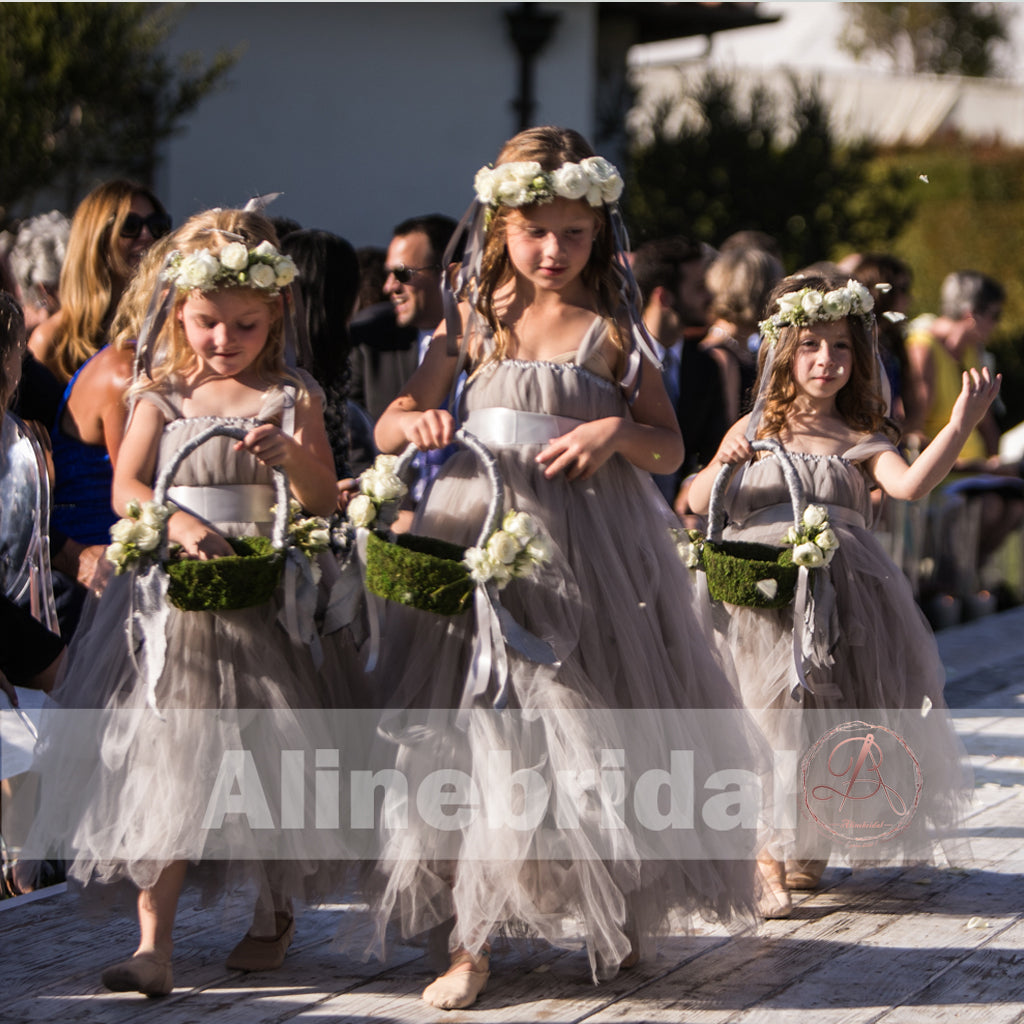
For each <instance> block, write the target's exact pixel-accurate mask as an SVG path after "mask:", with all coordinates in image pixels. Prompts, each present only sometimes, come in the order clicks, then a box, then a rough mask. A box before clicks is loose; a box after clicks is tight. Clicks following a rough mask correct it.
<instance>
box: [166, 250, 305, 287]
mask: <svg viewBox="0 0 1024 1024" xmlns="http://www.w3.org/2000/svg"><path fill="white" fill-rule="evenodd" d="M297 273H298V271H297V270H296V267H295V263H294V261H293V260H292V258H291V257H290V256H285V255H284V253H282V252H280V251H278V250H277V249H276V248H275V247H274V246H273V245H271V244H270V242H260V244H259V245H257V246H256V248H255V249H250V248H249V247H248V246H246V244H245V243H244V242H228V244H227V245H225V246H224V247H223V248H222V249H221V250H220V252H219V253H216V254H215V253H212V252H210V250H209V249H200V250H199V252H193V253H188V254H187V255H186V254H185V253H183V252H180V251H179V250H175V251H174V252H172V253H171V254H170V256H168V257H167V267H166V269H165V270H164V280H166V281H169V282H170V283H171V284H173V285H174V287H175V288H177V290H178V291H179V292H190V291H193V290H198V291H201V292H210V291H214V290H215V289H217V288H236V287H241V288H258V289H260V291H265V292H267V293H268V294H270V295H277V294H278V293H279V292H280V290H281V289H282V288H287V287H288V285H290V284H291V283H292V281H294V280H295V277H296V274H297Z"/></svg>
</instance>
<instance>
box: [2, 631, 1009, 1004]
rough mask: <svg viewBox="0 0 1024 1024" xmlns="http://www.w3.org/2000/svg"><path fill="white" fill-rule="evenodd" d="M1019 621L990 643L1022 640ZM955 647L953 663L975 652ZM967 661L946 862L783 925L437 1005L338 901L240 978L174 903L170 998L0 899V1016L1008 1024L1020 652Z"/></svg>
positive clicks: (64, 903)
mask: <svg viewBox="0 0 1024 1024" xmlns="http://www.w3.org/2000/svg"><path fill="white" fill-rule="evenodd" d="M1011 614H1012V613H1011ZM1000 618H1002V616H1000ZM1021 625H1024V617H1021V619H1020V622H1019V623H1018V622H1015V623H1013V624H1008V625H1007V629H1009V634H1007V630H1006V629H1003V630H1001V631H1000V632H999V634H998V635H1000V636H1002V637H1004V638H1005V636H1007V635H1009V636H1011V637H1012V636H1014V635H1015V636H1016V637H1017V638H1019V637H1020V636H1021V635H1022V633H1021ZM989 628H990V629H992V628H994V627H992V626H990V627H989ZM940 636H941V634H940ZM960 639H961V640H962V641H963V643H962V644H961V646H960V648H956V645H955V644H954V643H953V638H951V639H950V641H949V644H948V646H949V648H950V650H951V651H952V650H954V648H956V649H959V650H961V651H963V650H968V649H969V648H970V646H973V644H972V642H971V638H970V637H969V636H966V635H965V636H963V637H961V638H960ZM1017 643H1019V640H1018V641H1017ZM984 649H985V650H986V651H987V652H988V653H989V660H990V663H989V664H987V665H986V667H985V678H987V679H989V680H991V681H992V683H991V685H990V687H989V690H988V693H987V696H986V695H985V694H984V693H983V692H982V682H983V680H982V681H979V680H978V679H976V678H974V676H975V675H977V673H974V675H971V673H967V674H966V675H964V674H962V677H963V678H962V682H963V683H964V689H963V690H962V692H963V693H965V694H969V695H970V696H971V702H970V703H971V706H972V707H973V708H974V710H972V711H961V712H957V716H958V717H957V723H958V729H959V731H960V733H961V735H962V737H963V739H964V742H965V744H966V746H967V748H968V752H969V754H970V756H971V760H972V762H973V764H974V768H975V773H976V780H977V791H976V803H975V807H974V810H973V812H972V814H971V816H970V818H969V819H968V821H967V823H966V828H965V834H966V836H967V838H968V839H969V841H970V844H971V857H970V860H969V862H968V863H967V864H966V865H964V866H962V867H961V868H957V869H950V868H945V869H944V868H937V867H929V868H911V869H905V870H895V869H889V870H872V871H863V872H857V873H855V874H851V873H850V872H849V871H848V870H845V869H830V870H829V871H828V872H827V873H826V876H825V886H824V887H823V889H821V890H820V891H818V892H815V893H812V894H807V895H805V896H803V895H802V896H799V897H798V899H797V901H796V903H797V905H796V909H795V911H794V915H793V917H792V918H790V919H789V920H786V921H772V922H766V923H765V924H764V926H763V928H762V929H761V931H760V932H759V934H757V935H756V936H750V937H743V938H730V937H729V936H727V935H726V934H724V933H723V932H720V931H717V930H712V929H707V930H705V931H702V932H699V933H698V934H695V935H690V936H685V937H678V938H673V939H670V940H666V941H663V942H662V943H661V945H660V946H659V951H658V955H657V958H656V959H654V960H653V961H651V962H645V963H642V964H641V965H639V966H638V967H636V968H634V969H633V970H630V971H625V972H622V973H621V974H620V975H619V976H618V977H617V978H616V979H615V980H614V981H612V982H609V983H606V984H603V985H600V986H594V985H592V984H591V983H590V980H589V974H588V969H587V963H586V958H585V955H584V954H582V953H564V952H557V951H555V950H552V949H549V948H547V947H541V948H538V947H537V946H532V947H531V946H530V945H527V944H525V943H523V944H516V943H512V944H511V945H509V946H507V947H505V948H503V949H500V950H499V951H498V952H497V953H496V955H495V957H494V961H493V968H494V971H493V973H492V976H491V982H490V985H489V987H488V990H487V992H486V993H485V994H484V996H483V997H482V998H481V999H480V1001H479V1003H478V1004H477V1006H476V1007H474V1008H473V1009H471V1010H465V1011H456V1012H453V1013H445V1012H443V1011H438V1010H434V1009H432V1008H430V1007H428V1006H427V1005H426V1004H424V1003H423V1002H422V1001H421V1000H420V998H419V993H420V991H421V990H422V988H423V986H424V985H425V984H426V983H427V981H429V980H430V978H431V977H432V976H433V973H434V972H433V971H432V970H431V968H430V966H429V965H428V962H427V957H426V955H425V953H424V951H423V950H422V949H419V948H413V947H399V948H397V949H396V950H394V951H393V952H392V956H391V958H390V960H389V961H388V963H387V964H386V965H381V964H379V963H376V962H373V961H370V962H366V963H364V962H362V961H360V960H358V959H354V958H352V957H351V956H347V955H344V954H342V953H339V952H337V951H336V950H335V949H334V948H333V946H332V939H333V938H334V937H335V934H336V933H337V932H338V930H339V928H341V927H343V926H344V927H345V928H346V930H348V931H349V932H350V933H351V932H352V930H353V929H356V933H355V934H350V945H351V947H352V948H359V947H360V945H361V944H364V943H363V940H362V936H361V935H360V934H359V930H360V929H361V928H363V927H364V926H363V925H358V924H350V922H355V921H358V918H359V915H358V913H356V912H354V910H353V909H352V908H346V907H341V906H338V907H330V908H323V909H319V910H316V911H312V912H309V913H307V914H305V915H304V916H303V917H301V918H300V920H299V930H298V935H297V939H296V943H295V945H294V946H293V947H292V950H291V952H290V954H289V956H288V959H287V961H286V963H285V966H284V967H283V968H282V969H281V970H279V971H275V972H273V973H270V974H263V975H244V974H241V973H239V972H235V971H229V970H227V969H226V968H225V967H224V966H223V961H224V958H225V956H226V954H227V952H228V951H229V950H230V949H231V947H232V946H233V944H234V942H235V941H236V940H237V939H238V937H239V936H240V935H241V933H242V932H243V931H244V928H245V925H246V921H244V920H242V919H237V920H233V921H232V920H228V921H225V920H224V918H223V915H222V914H221V913H220V912H218V911H217V910H216V909H214V910H207V911H199V910H198V909H196V908H195V906H194V898H190V897H189V896H188V895H187V896H186V898H185V899H184V900H183V903H182V908H181V912H180V915H179V923H178V928H177V933H176V934H177V946H176V949H175V984H176V986H177V987H176V988H175V990H174V992H173V993H172V994H171V995H170V996H168V997H166V998H164V999H160V1000H147V999H145V998H144V997H142V996H138V995H132V994H121V995H116V994H112V993H109V992H106V991H105V990H104V989H102V988H101V986H100V984H99V973H100V970H101V969H102V967H104V966H106V965H107V964H109V963H111V962H112V961H114V960H116V959H119V958H120V957H121V956H122V955H126V954H127V953H128V952H130V950H131V949H132V948H133V945H134V942H135V923H134V920H133V918H132V917H131V916H128V915H113V914H112V915H110V916H108V917H106V918H104V919H102V920H100V921H98V922H97V921H92V920H88V919H85V918H83V917H80V916H79V915H78V914H77V912H76V910H75V906H74V900H73V899H72V898H71V897H70V896H69V895H68V894H66V893H65V892H63V891H62V887H58V888H57V889H54V890H44V891H43V892H42V893H39V894H36V895H35V896H34V897H33V896H27V897H20V898H18V899H16V900H8V901H5V902H3V903H0V1021H2V1022H5V1024H27V1022H41V1021H62V1022H71V1024H86V1022H97V1024H100V1022H102V1024H122V1022H124V1024H128V1022H135V1021H138V1020H145V1021H152V1022H158V1024H203V1022H216V1024H271V1022H283V1021H295V1022H300V1024H326V1022H328V1021H345V1022H361V1021H366V1022H370V1021H373V1022H379V1024H397V1022H403V1021H417V1022H418V1021H433V1020H445V1021H450V1022H456V1021H465V1020H472V1021H475V1022H480V1024H485V1022H487V1024H489V1022H498V1021H502V1022H527V1021H543V1022H546V1024H563V1022H564V1024H568V1022H576V1021H587V1022H588V1024H610V1022H631V1024H632V1022H639V1021H651V1022H655V1021H658V1022H671V1024H727V1022H728V1024H733V1022H735V1024H755V1022H756V1024H782V1022H785V1024H790V1022H797V1021H799V1022H800V1024H804V1022H806V1024H875V1022H878V1024H940V1022H941V1024H944V1022H947V1021H957V1022H978V1024H982V1022H983V1024H1024V700H1022V696H1024V655H1022V656H1021V657H1019V658H1015V660H1014V659H1010V658H1008V657H1004V658H1003V659H1002V661H998V659H996V660H993V659H992V657H991V646H990V645H984ZM975 650H977V647H975ZM951 659H952V660H954V661H955V652H954V655H951ZM947 664H948V663H947ZM1000 673H1001V674H1000ZM968 677H969V678H968ZM951 703H954V704H955V703H956V701H955V700H952V701H951ZM986 705H987V706H986Z"/></svg>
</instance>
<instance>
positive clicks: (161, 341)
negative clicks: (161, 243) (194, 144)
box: [119, 210, 305, 393]
mask: <svg viewBox="0 0 1024 1024" xmlns="http://www.w3.org/2000/svg"><path fill="white" fill-rule="evenodd" d="M172 239H173V244H171V243H169V244H168V245H167V246H166V247H163V249H162V253H161V254H160V255H163V254H166V252H167V251H168V250H174V251H178V252H182V253H184V254H189V253H194V252H199V251H200V250H202V249H208V250H209V251H210V252H211V253H212V254H213V255H215V256H216V255H218V254H219V253H220V251H221V249H223V248H224V246H225V245H227V244H228V243H229V242H238V241H242V242H244V243H245V245H246V247H247V248H249V249H254V248H255V247H256V246H258V245H259V244H260V242H270V244H271V245H274V246H279V244H280V243H279V242H278V240H277V234H276V233H275V231H274V227H273V225H272V224H271V223H270V221H269V220H267V219H266V217H264V216H263V215H262V214H259V213H252V212H250V211H248V210H207V211H206V212H205V213H197V214H196V215H195V216H193V217H191V218H190V219H189V220H188V221H187V222H186V223H185V224H183V225H182V227H181V228H179V229H178V231H176V232H175V233H174V235H173V236H172ZM162 267H163V259H158V257H157V256H154V258H153V259H151V260H147V261H146V263H145V266H144V268H143V269H142V270H141V271H140V276H143V277H146V278H149V279H150V280H151V281H152V282H153V283H154V284H155V285H156V286H157V287H169V286H167V285H163V284H161V282H160V280H159V271H160V270H161V269H162ZM251 291H252V293H253V294H254V295H258V296H260V298H262V299H264V300H265V301H266V302H267V304H268V305H269V306H272V307H274V310H275V316H274V319H273V322H272V323H271V326H270V333H269V334H268V336H267V343H266V344H265V345H264V346H263V349H262V350H261V351H260V353H259V355H258V356H257V357H256V359H255V361H254V363H253V369H254V371H255V373H256V375H257V376H258V377H259V378H260V379H261V380H264V381H266V382H267V383H270V384H272V383H276V382H278V381H280V380H282V379H285V380H288V381H289V382H291V383H294V384H297V385H299V391H300V393H304V390H305V389H304V388H302V386H301V383H300V382H299V381H298V379H297V378H295V377H294V376H293V375H292V374H290V373H289V372H288V369H287V367H286V365H285V357H284V318H283V316H282V315H281V313H280V311H279V310H280V306H279V303H280V298H279V296H278V295H276V294H271V293H269V292H267V291H264V290H262V289H259V288H253V289H251ZM190 294H192V293H191V292H186V291H177V292H175V294H174V295H173V297H172V299H171V308H170V311H169V312H168V315H167V320H166V322H165V323H164V325H163V327H162V328H161V330H160V333H159V335H158V336H157V337H156V338H154V339H152V341H151V342H150V345H151V346H152V347H151V349H150V352H151V359H150V362H151V366H152V377H151V378H146V379H144V380H140V382H139V383H138V384H136V385H135V386H134V387H133V389H132V390H133V391H135V392H138V391H144V390H148V389H151V388H155V387H158V386H160V385H162V384H164V383H165V382H166V381H167V380H168V379H169V378H171V377H173V376H176V375H179V374H182V373H183V372H187V371H188V369H189V368H190V367H191V366H192V365H193V363H194V361H195V354H194V353H193V351H192V349H191V348H190V347H189V344H188V340H187V339H186V337H185V328H184V327H183V325H182V323H181V321H180V320H179V319H178V313H179V312H180V310H181V308H182V306H184V304H185V301H186V300H187V299H188V297H189V295H190ZM131 295H132V299H131V302H130V304H129V305H126V307H125V308H124V309H123V310H121V311H119V322H121V323H123V325H124V328H123V330H125V329H126V330H127V331H128V332H129V333H130V332H131V331H132V330H133V329H134V330H136V331H137V330H138V328H139V327H141V325H142V322H143V319H144V318H145V315H146V310H147V308H148V306H149V302H150V299H151V297H152V289H144V288H143V287H141V283H140V287H139V288H137V289H132V292H131ZM126 298H127V297H126ZM122 318H123V319H122ZM121 336H122V337H123V336H124V335H123V334H122V335H121Z"/></svg>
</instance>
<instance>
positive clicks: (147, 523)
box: [105, 498, 175, 576]
mask: <svg viewBox="0 0 1024 1024" xmlns="http://www.w3.org/2000/svg"><path fill="white" fill-rule="evenodd" d="M125 511H126V512H127V513H128V514H127V515H126V516H125V517H124V518H123V519H118V521H117V522H116V523H114V525H113V526H112V527H111V528H110V544H109V545H107V550H106V552H105V555H106V559H107V561H108V562H110V564H111V565H113V567H114V572H115V574H116V575H118V576H120V575H121V574H122V573H125V572H127V571H128V570H129V569H130V568H131V567H132V566H133V565H138V564H139V563H140V562H141V563H145V561H146V560H148V559H151V558H155V557H156V554H157V551H158V549H159V547H160V538H161V536H162V534H163V531H164V527H165V524H166V523H167V520H168V519H170V517H171V515H172V514H173V513H174V511H175V509H174V507H173V506H169V505H160V504H157V502H155V501H142V502H140V501H137V500H136V499H135V498H132V500H131V501H129V502H128V507H127V509H126V510H125Z"/></svg>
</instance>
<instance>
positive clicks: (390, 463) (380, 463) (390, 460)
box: [373, 455, 398, 473]
mask: <svg viewBox="0 0 1024 1024" xmlns="http://www.w3.org/2000/svg"><path fill="white" fill-rule="evenodd" d="M397 467H398V456H397V455H378V456H377V458H376V459H374V461H373V468H374V469H376V470H383V471H384V472H385V473H394V471H395V470H396V469H397Z"/></svg>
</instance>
